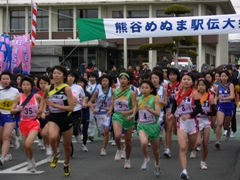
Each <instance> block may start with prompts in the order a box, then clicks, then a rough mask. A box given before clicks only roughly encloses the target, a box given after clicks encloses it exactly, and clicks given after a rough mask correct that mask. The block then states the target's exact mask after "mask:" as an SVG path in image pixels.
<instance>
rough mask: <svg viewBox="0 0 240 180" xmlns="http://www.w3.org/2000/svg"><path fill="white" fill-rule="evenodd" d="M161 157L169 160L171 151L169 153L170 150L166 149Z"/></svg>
mask: <svg viewBox="0 0 240 180" xmlns="http://www.w3.org/2000/svg"><path fill="white" fill-rule="evenodd" d="M163 156H164V157H165V158H167V159H169V158H171V151H170V149H168V148H167V149H166V150H165V151H164V153H163Z"/></svg>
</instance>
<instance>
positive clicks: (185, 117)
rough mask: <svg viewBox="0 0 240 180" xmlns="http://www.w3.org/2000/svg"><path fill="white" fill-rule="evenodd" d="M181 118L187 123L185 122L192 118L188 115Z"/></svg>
mask: <svg viewBox="0 0 240 180" xmlns="http://www.w3.org/2000/svg"><path fill="white" fill-rule="evenodd" d="M180 118H181V119H182V120H183V121H185V120H187V119H189V118H190V116H189V115H188V114H186V115H182V116H181V117H180Z"/></svg>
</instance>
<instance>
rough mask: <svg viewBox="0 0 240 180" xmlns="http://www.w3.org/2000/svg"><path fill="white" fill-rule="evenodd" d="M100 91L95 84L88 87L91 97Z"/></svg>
mask: <svg viewBox="0 0 240 180" xmlns="http://www.w3.org/2000/svg"><path fill="white" fill-rule="evenodd" d="M97 89H98V85H97V84H96V83H95V84H90V83H88V86H87V88H86V90H87V92H89V93H90V94H91V95H92V94H93V93H94V92H95V91H96V90H97Z"/></svg>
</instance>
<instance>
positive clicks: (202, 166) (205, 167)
mask: <svg viewBox="0 0 240 180" xmlns="http://www.w3.org/2000/svg"><path fill="white" fill-rule="evenodd" d="M200 166H201V169H202V170H207V168H208V167H207V164H206V163H205V162H203V161H201V163H200Z"/></svg>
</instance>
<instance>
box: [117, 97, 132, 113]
mask: <svg viewBox="0 0 240 180" xmlns="http://www.w3.org/2000/svg"><path fill="white" fill-rule="evenodd" d="M114 110H115V111H117V112H123V111H129V110H130V109H129V106H128V101H127V100H115V101H114Z"/></svg>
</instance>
